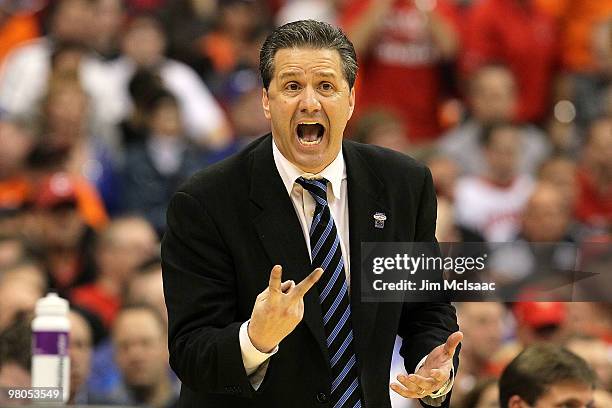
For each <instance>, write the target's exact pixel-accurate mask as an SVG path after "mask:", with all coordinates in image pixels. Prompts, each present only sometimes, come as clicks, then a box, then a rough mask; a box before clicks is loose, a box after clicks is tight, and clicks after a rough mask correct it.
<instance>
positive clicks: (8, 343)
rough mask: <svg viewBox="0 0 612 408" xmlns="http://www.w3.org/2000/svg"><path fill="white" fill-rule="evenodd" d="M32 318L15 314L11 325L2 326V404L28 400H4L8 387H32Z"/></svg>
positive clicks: (0, 366) (0, 370)
mask: <svg viewBox="0 0 612 408" xmlns="http://www.w3.org/2000/svg"><path fill="white" fill-rule="evenodd" d="M30 322H31V320H30V318H28V317H27V315H24V314H22V315H19V316H15V319H14V320H13V321H12V322H11V323H10V325H9V326H6V327H1V326H0V388H3V389H4V390H3V392H2V393H0V405H2V406H7V405H26V404H27V401H26V400H21V401H15V400H12V401H10V400H4V398H5V396H6V389H7V388H22V387H23V388H29V387H31V385H32V384H31V377H30V364H31V360H32V357H31V353H32V349H31V347H32V345H31V336H32V334H31V333H32V329H31V328H30Z"/></svg>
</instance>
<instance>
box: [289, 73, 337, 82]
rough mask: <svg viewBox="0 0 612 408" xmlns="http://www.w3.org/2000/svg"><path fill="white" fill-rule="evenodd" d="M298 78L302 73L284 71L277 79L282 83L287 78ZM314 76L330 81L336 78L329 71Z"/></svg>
mask: <svg viewBox="0 0 612 408" xmlns="http://www.w3.org/2000/svg"><path fill="white" fill-rule="evenodd" d="M299 76H302V73H301V72H299V71H286V72H283V73H281V74H280V75H279V77H278V78H279V80H281V81H283V80H285V79H288V78H295V77H299ZM314 76H315V77H318V78H332V79H335V78H336V74H335V73H333V72H329V71H321V72H316V73H315V75H314Z"/></svg>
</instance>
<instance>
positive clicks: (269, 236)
mask: <svg viewBox="0 0 612 408" xmlns="http://www.w3.org/2000/svg"><path fill="white" fill-rule="evenodd" d="M251 175H252V177H251V191H250V199H251V202H252V204H253V207H252V208H253V212H252V214H253V223H254V224H255V228H256V230H257V233H258V235H259V238H260V239H261V241H262V243H263V246H264V248H265V250H266V253H267V254H268V257H269V258H270V260H271V261H272V264H273V265H275V264H280V265H282V266H283V281H286V280H289V279H292V280H293V281H295V283H299V282H301V281H302V280H303V279H304V278H305V277H306V276H308V274H310V272H312V271H311V265H310V256H309V255H308V247H307V246H306V242H305V241H304V239H303V236H304V234H303V232H302V227H301V226H300V223H299V220H298V218H297V215H296V213H295V208H294V207H293V204H292V203H291V198H290V197H289V195H288V194H287V190H286V189H285V186H284V185H283V182H282V179H281V177H280V175H279V173H278V170H277V169H276V166H275V164H274V157H273V155H272V137H271V136H268V137H267V138H266V139H265V140H264V141H263V142H262V143H261V144H260V145H259V146H258V147H257V148H255V150H254V151H253V152H252V163H251ZM296 237H299V239H296ZM268 274H269V271H268ZM321 316H322V314H321V305H320V304H319V299H318V293H317V290H316V287H314V288H312V289H311V290H310V291H308V293H307V294H306V295H305V296H304V319H303V320H304V323H305V324H306V326H307V327H308V328H309V329H310V331H311V332H312V334H313V335H314V337H315V339H316V340H317V343H318V344H319V347H320V349H321V352H322V353H323V354H324V355H325V357H326V359H329V356H328V354H329V353H328V349H327V345H326V343H325V330H324V328H323V320H322V317H321Z"/></svg>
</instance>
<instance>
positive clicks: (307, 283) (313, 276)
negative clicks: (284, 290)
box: [293, 268, 323, 297]
mask: <svg viewBox="0 0 612 408" xmlns="http://www.w3.org/2000/svg"><path fill="white" fill-rule="evenodd" d="M321 275H323V269H321V268H317V269H315V270H314V271H312V272H311V273H310V275H308V276H307V277H305V278H304V280H303V281H301V282H300V283H298V284H297V285H296V286H295V289H294V291H293V293H295V294H296V296H298V297H304V295H305V294H306V292H308V291H309V290H310V288H312V287H313V286H314V284H315V283H317V281H318V280H319V279H320V278H321Z"/></svg>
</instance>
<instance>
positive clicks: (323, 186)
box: [295, 177, 327, 206]
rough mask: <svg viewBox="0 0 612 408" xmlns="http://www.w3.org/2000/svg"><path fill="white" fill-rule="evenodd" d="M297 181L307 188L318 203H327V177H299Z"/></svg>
mask: <svg viewBox="0 0 612 408" xmlns="http://www.w3.org/2000/svg"><path fill="white" fill-rule="evenodd" d="M295 182H296V183H298V184H299V185H300V186H302V187H303V188H304V189H305V190H308V192H309V193H310V195H312V198H314V200H315V201H316V202H317V205H323V206H325V205H327V179H324V178H320V179H307V178H304V177H299V178H298V179H296V180H295Z"/></svg>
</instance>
